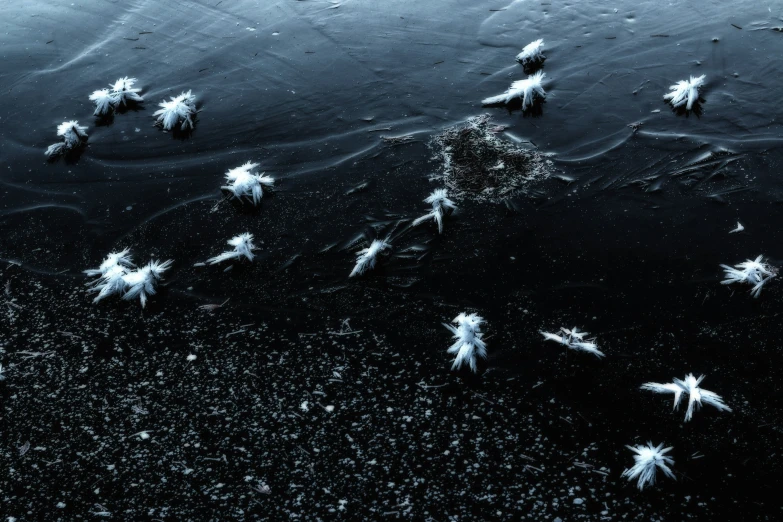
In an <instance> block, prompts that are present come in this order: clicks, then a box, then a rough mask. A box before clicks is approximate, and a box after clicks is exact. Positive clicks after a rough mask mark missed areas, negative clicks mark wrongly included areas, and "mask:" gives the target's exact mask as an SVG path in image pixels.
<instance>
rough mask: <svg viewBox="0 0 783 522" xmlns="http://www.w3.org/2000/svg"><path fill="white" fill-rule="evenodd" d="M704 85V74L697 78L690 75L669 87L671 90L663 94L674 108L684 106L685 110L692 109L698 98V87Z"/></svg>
mask: <svg viewBox="0 0 783 522" xmlns="http://www.w3.org/2000/svg"><path fill="white" fill-rule="evenodd" d="M702 85H704V75H703V74H702V75H701V76H699V77H698V78H694V77H693V76H691V79H690V80H682V81H679V82H677V83H676V84H675V85H672V86H671V87H669V89H670V90H671V92H668V93H666V94H664V95H663V99H664V100H668V102H669V103H671V104H672V107H674V108H675V109H677V108H680V107H682V106H683V105H684V106H685V110H686V111H689V110H691V109H693V105H694V104H695V103H696V101H697V100H698V99H699V89H700V88H701V86H702Z"/></svg>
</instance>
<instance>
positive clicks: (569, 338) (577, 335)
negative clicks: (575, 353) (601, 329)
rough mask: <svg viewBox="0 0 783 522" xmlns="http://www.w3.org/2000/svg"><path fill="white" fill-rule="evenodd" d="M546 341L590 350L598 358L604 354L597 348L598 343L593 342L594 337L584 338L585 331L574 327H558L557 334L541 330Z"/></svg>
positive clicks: (586, 350)
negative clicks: (571, 328)
mask: <svg viewBox="0 0 783 522" xmlns="http://www.w3.org/2000/svg"><path fill="white" fill-rule="evenodd" d="M541 335H543V336H544V340H546V341H554V342H556V343H560V344H562V345H563V346H565V347H567V348H570V349H572V350H581V351H583V352H590V353H592V354H593V355H595V356H596V357H598V358H599V359H600V358H601V357H603V356H604V353H603V352H601V351H600V350H599V349H598V345H597V344H596V343H595V338H591V339H585V337H587V335H588V334H587V332H580V331H579V330H578V329H577V328H576V327H574V328H573V330H569V329H568V328H560V332H558V333H557V334H553V333H548V332H541Z"/></svg>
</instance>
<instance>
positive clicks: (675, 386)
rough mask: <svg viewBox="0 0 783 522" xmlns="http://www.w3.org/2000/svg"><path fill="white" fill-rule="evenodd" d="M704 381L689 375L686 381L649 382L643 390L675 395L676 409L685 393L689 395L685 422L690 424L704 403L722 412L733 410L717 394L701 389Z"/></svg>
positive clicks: (643, 386)
mask: <svg viewBox="0 0 783 522" xmlns="http://www.w3.org/2000/svg"><path fill="white" fill-rule="evenodd" d="M703 379H704V376H703V375H702V376H700V377H699V378H698V379H697V378H696V377H694V376H693V374H692V373H689V374H688V375H686V376H685V379H684V380H680V379H674V381H673V382H671V383H666V384H661V383H657V382H647V383H644V384H642V386H641V388H642V389H643V390H648V391H652V392H655V393H673V394H674V408H673V409H675V410H676V409H677V407H678V406H679V405H680V399H681V398H682V394H683V393H687V394H688V411H686V412H685V422H688V421H689V420H691V418H692V417H693V412H694V411H695V410H698V409H699V408H700V407H701V404H702V402H704V403H706V404H709V405H710V406H714V407H715V408H718V409H719V410H721V411H731V408H729V407H728V406H726V404H725V403H724V402H723V398H721V396H720V395H718V394H717V393H713V392H711V391H709V390H703V389H701V388H699V384H700V383H701V381H702V380H703Z"/></svg>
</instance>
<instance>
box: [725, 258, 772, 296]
mask: <svg viewBox="0 0 783 522" xmlns="http://www.w3.org/2000/svg"><path fill="white" fill-rule="evenodd" d="M720 266H721V268H723V270H724V271H725V272H726V279H724V280H723V281H721V284H724V285H730V284H732V283H747V284H749V285H753V288H752V289H751V291H750V294H751V295H752V296H753V297H758V296H759V295H760V294H761V289H762V288H763V287H764V285H765V284H766V283H767V282H768V281H769V280H770V279H772V278H773V277H775V276H776V275H778V269H777V268H775V267H773V266H772V265H770V264H769V263H766V262H765V261H764V257H763V256H758V257H757V258H756V259H754V260H753V261H751V260H750V259H748V260H747V261H745V262H743V263H740V264H738V265H734V267H733V268H732V267H730V266H727V265H720Z"/></svg>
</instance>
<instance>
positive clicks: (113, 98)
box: [90, 76, 144, 116]
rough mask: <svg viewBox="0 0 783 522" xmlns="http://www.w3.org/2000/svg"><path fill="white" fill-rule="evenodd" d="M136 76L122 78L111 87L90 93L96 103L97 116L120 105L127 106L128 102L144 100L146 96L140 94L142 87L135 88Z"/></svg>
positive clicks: (106, 113) (105, 113)
mask: <svg viewBox="0 0 783 522" xmlns="http://www.w3.org/2000/svg"><path fill="white" fill-rule="evenodd" d="M135 83H136V78H128V77H127V76H126V77H125V78H120V79H119V80H117V81H116V82H114V83H113V84H109V85H110V86H111V89H100V90H97V91H95V92H93V93H92V94H91V95H90V101H91V102H93V103H95V112H94V113H93V114H94V115H95V116H105V115H108V114H109V113H110V112H111V111H113V110H115V109H116V108H117V107H118V106H121V105H122V106H125V105H127V104H128V102H136V103H138V102H143V101H144V98H142V96H141V95H140V94H139V93H140V92H141V89H138V88H134V87H133V85H134V84H135Z"/></svg>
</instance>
